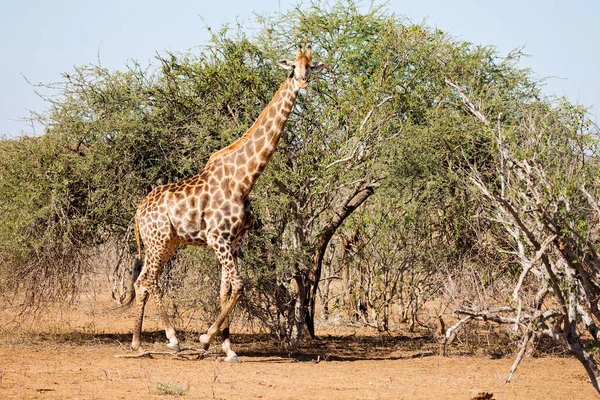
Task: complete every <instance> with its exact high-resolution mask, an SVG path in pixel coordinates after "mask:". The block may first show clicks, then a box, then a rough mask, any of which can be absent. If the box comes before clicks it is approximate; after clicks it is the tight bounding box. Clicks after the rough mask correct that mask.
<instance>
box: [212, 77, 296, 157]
mask: <svg viewBox="0 0 600 400" xmlns="http://www.w3.org/2000/svg"><path fill="white" fill-rule="evenodd" d="M288 79H289V78H288ZM288 79H286V80H285V81H284V82H283V83H282V84H281V86H279V89H277V92H275V94H274V95H273V98H272V99H271V101H270V102H269V104H267V106H266V107H265V109H264V110H263V111H262V113H260V115H259V116H258V118H257V119H256V121H254V123H253V124H252V126H251V127H250V129H248V131H247V132H246V133H244V135H243V136H242V137H240V138H239V139H238V140H236V141H235V142H233V143H232V144H230V145H229V146H227V147H225V148H223V149H221V150H219V151H217V152H216V153H213V155H211V156H210V158H209V159H208V162H207V163H206V167H208V166H209V165H210V164H212V163H214V162H215V161H216V160H217V159H219V158H220V157H222V156H223V155H225V154H228V153H230V152H232V151H234V150H236V149H237V148H238V147H240V146H241V145H242V144H244V143H245V142H247V141H248V139H250V137H251V136H252V134H253V133H254V131H256V129H257V128H258V126H259V125H260V123H261V122H262V121H263V120H264V119H265V118H266V115H267V113H268V112H269V110H270V109H271V107H273V106H274V105H275V102H276V99H278V98H279V94H280V93H281V92H282V91H283V90H284V88H285V86H286V85H287V84H288ZM206 167H205V168H206Z"/></svg>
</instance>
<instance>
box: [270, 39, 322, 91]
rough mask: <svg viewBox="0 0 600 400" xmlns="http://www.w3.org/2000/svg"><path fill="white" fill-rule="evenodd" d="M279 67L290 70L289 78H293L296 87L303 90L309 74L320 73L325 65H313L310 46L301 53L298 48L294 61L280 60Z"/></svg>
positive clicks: (299, 47)
mask: <svg viewBox="0 0 600 400" xmlns="http://www.w3.org/2000/svg"><path fill="white" fill-rule="evenodd" d="M277 63H278V64H279V66H281V67H283V68H285V69H291V70H292V72H291V73H290V78H294V80H295V81H296V83H297V84H298V87H300V88H302V89H303V88H305V87H307V86H308V79H309V78H310V73H311V72H316V71H320V70H321V69H323V67H324V66H325V65H323V64H321V63H318V62H317V63H314V62H313V61H312V50H311V48H310V46H308V47H307V48H306V52H305V53H303V52H302V47H301V46H298V51H297V52H296V59H295V60H294V61H288V60H280V61H278V62H277Z"/></svg>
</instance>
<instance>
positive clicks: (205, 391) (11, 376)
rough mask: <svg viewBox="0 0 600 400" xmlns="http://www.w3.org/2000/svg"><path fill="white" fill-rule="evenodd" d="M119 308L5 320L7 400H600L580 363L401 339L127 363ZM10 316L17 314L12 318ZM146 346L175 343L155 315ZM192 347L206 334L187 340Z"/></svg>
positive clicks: (0, 371) (252, 344) (253, 348)
mask: <svg viewBox="0 0 600 400" xmlns="http://www.w3.org/2000/svg"><path fill="white" fill-rule="evenodd" d="M111 308H112V305H110V302H109V301H108V300H106V301H105V304H103V305H100V306H98V305H96V306H94V307H93V308H89V307H86V306H82V307H79V309H78V310H76V311H72V312H67V313H65V312H62V313H58V312H57V313H51V314H47V317H46V318H45V319H44V321H43V322H39V321H37V322H35V323H31V324H23V323H21V324H20V325H19V326H18V327H17V326H15V325H14V324H13V323H12V322H11V321H12V318H13V316H11V312H10V311H5V312H3V313H1V314H0V323H1V324H2V326H1V327H0V399H165V398H184V399H185V398H187V399H233V398H236V399H246V398H249V399H471V398H473V397H474V396H475V395H476V394H477V393H478V392H487V393H490V394H493V399H565V400H566V399H568V400H573V399H597V398H599V396H598V395H597V394H596V392H595V391H594V389H593V387H592V386H591V384H590V383H589V381H588V378H587V375H586V373H585V371H584V369H583V367H582V366H581V364H579V363H578V362H577V360H575V359H574V358H568V357H543V358H531V357H528V358H526V359H524V360H523V362H522V363H521V365H520V367H519V369H518V370H517V372H516V374H515V376H514V377H513V380H512V381H511V382H510V383H508V384H505V383H504V378H505V376H506V374H507V372H508V371H509V369H510V367H511V364H512V362H513V358H512V356H504V357H500V358H496V357H493V358H492V357H491V356H461V355H458V354H460V352H458V351H452V349H451V351H450V353H451V355H450V356H449V357H439V356H437V355H435V347H434V345H433V344H432V343H431V340H430V339H427V338H424V337H419V336H418V335H413V336H408V335H405V334H400V333H397V334H396V333H395V334H393V335H392V336H386V337H379V336H376V335H374V334H373V333H372V332H367V331H364V332H363V331H349V330H347V329H346V330H338V329H328V330H327V331H320V332H317V334H318V335H319V339H316V340H307V341H305V342H304V343H303V345H302V349H301V351H300V352H299V353H297V354H294V355H289V354H283V353H281V352H280V351H279V350H278V348H277V347H276V346H275V345H274V344H273V343H272V342H271V341H270V339H269V337H268V336H267V335H261V334H251V333H246V334H235V329H234V334H233V335H232V339H233V342H234V349H235V350H236V351H237V352H238V355H239V356H240V359H241V361H242V363H241V364H228V363H224V362H222V361H221V357H220V354H219V353H218V346H217V345H215V346H214V347H213V348H212V349H211V351H210V352H209V354H208V355H207V356H205V357H204V358H202V359H198V360H196V359H194V360H189V359H177V358H175V357H173V356H171V355H164V354H163V355H153V356H152V358H120V357H116V356H118V355H133V354H135V353H132V352H131V351H129V350H128V346H129V341H130V339H131V335H130V331H131V329H132V326H133V314H134V310H133V309H131V310H127V311H125V312H123V311H115V310H112V309H111ZM4 310H6V308H5V309H4ZM148 311H149V312H148V313H147V317H146V320H145V325H144V335H143V338H142V340H143V345H144V349H145V350H146V351H156V352H164V351H166V350H167V349H166V346H164V343H166V341H165V339H164V333H163V332H162V330H161V327H160V325H159V322H158V318H157V317H156V314H155V312H153V310H151V309H150V310H148ZM179 336H180V339H181V338H183V341H182V344H183V347H195V346H198V342H197V333H196V332H191V331H185V332H181V333H180V334H179Z"/></svg>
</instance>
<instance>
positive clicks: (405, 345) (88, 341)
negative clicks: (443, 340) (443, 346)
mask: <svg viewBox="0 0 600 400" xmlns="http://www.w3.org/2000/svg"><path fill="white" fill-rule="evenodd" d="M200 333H201V332H191V331H179V332H178V337H179V339H180V341H181V342H182V345H183V347H191V348H194V347H200V343H199V341H198V338H199V335H200ZM39 339H40V340H43V341H46V340H52V341H53V342H55V343H69V344H71V345H82V346H85V345H100V346H102V345H106V346H115V345H117V346H119V347H122V348H124V349H125V348H127V349H128V348H129V344H130V342H131V333H97V332H96V333H94V332H79V331H73V332H67V333H60V334H56V333H54V334H39ZM231 339H232V343H233V346H234V349H235V350H236V352H237V353H238V355H239V356H241V357H243V358H244V362H257V363H259V362H260V363H265V362H267V363H287V362H313V363H316V362H320V361H345V362H352V361H363V360H403V359H411V358H421V357H430V356H433V355H436V354H437V346H438V345H437V343H436V341H435V340H434V339H433V338H432V337H431V336H427V335H415V336H411V337H409V336H406V335H397V336H392V335H386V336H372V335H345V336H333V335H323V336H318V337H316V338H307V339H306V338H305V339H303V341H302V342H301V345H300V348H299V349H298V350H296V351H293V352H290V351H287V350H285V349H284V348H283V347H282V346H280V345H279V344H278V343H277V341H276V340H274V339H273V337H272V336H271V335H268V334H254V333H238V334H232V335H231ZM141 341H142V346H144V345H146V346H163V345H165V344H166V343H167V340H166V337H165V332H164V330H156V331H143V332H142V337H141ZM219 346H220V340H219V338H216V339H215V342H213V350H216V351H215V353H218V352H219V350H218V348H219Z"/></svg>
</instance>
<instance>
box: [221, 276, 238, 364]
mask: <svg viewBox="0 0 600 400" xmlns="http://www.w3.org/2000/svg"><path fill="white" fill-rule="evenodd" d="M230 292H231V282H230V278H229V274H227V271H225V269H223V271H222V273H221V291H220V296H219V297H220V299H221V309H223V308H224V307H225V306H226V305H227V300H228V299H229V294H230ZM221 337H222V338H223V343H222V344H221V348H222V349H223V352H224V353H225V354H226V355H227V356H226V357H225V361H227V362H232V363H239V362H240V360H239V359H238V358H237V354H235V352H234V351H233V350H232V349H231V341H230V339H229V315H228V316H227V317H225V320H224V321H223V324H222V325H221Z"/></svg>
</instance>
